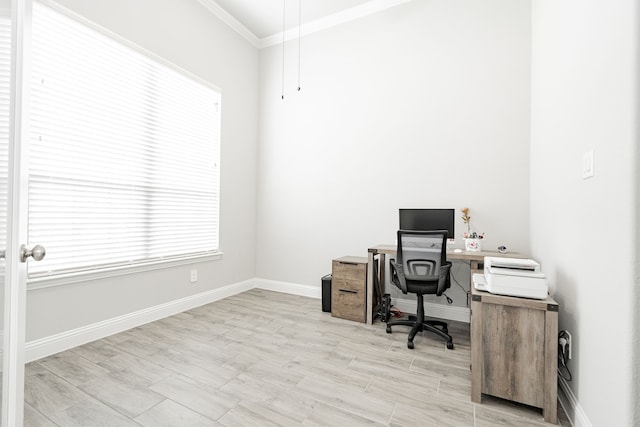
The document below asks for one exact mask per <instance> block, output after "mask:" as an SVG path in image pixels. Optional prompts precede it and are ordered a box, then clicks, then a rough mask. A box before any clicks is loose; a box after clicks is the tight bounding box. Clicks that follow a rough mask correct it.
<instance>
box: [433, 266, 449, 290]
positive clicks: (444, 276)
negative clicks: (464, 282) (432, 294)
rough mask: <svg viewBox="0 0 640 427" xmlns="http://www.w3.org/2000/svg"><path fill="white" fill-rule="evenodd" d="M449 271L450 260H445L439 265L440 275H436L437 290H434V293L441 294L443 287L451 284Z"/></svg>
mask: <svg viewBox="0 0 640 427" xmlns="http://www.w3.org/2000/svg"><path fill="white" fill-rule="evenodd" d="M450 271H451V261H447V262H446V263H445V264H444V265H442V266H441V267H440V275H439V276H438V290H437V291H436V295H438V296H440V295H442V293H443V292H444V291H445V289H447V288H449V287H450V286H451V279H450V275H449V273H450Z"/></svg>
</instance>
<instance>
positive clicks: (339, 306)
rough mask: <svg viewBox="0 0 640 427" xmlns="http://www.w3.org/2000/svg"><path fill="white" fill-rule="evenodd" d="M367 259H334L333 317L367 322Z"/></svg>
mask: <svg viewBox="0 0 640 427" xmlns="http://www.w3.org/2000/svg"><path fill="white" fill-rule="evenodd" d="M366 308H367V258H364V257H353V256H346V257H342V258H339V259H334V260H333V264H332V268H331V315H332V316H333V317H340V318H342V319H348V320H354V321H356V322H363V323H364V322H366V320H367V315H366Z"/></svg>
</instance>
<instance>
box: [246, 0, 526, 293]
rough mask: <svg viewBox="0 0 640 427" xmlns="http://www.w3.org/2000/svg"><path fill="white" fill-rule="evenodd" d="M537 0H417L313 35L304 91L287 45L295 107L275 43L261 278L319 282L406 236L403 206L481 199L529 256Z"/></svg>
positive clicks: (268, 92) (261, 193) (479, 225)
mask: <svg viewBox="0 0 640 427" xmlns="http://www.w3.org/2000/svg"><path fill="white" fill-rule="evenodd" d="M530 7H531V6H530V2H529V1H528V0H527V1H513V0H487V1H482V2H477V1H474V0H452V1H438V2H434V1H414V2H409V3H407V4H404V5H401V6H397V7H394V8H392V9H389V10H386V11H384V12H380V13H377V14H374V15H371V16H368V17H365V18H362V19H359V20H357V21H353V22H350V23H347V24H344V25H340V26H338V27H334V28H332V29H329V30H326V31H322V32H320V33H316V34H312V35H309V36H307V37H304V38H303V40H302V67H301V68H302V76H301V82H302V90H301V92H299V93H297V92H296V90H295V89H296V86H297V50H298V47H297V46H298V45H297V41H292V42H288V43H287V45H286V53H285V58H286V70H285V79H286V88H285V90H286V93H285V100H284V101H282V100H281V99H280V90H281V77H282V74H281V73H282V69H281V67H282V57H281V49H282V47H281V46H273V47H271V48H267V49H264V50H262V51H261V53H260V114H259V120H260V122H259V123H260V124H259V135H260V136H259V169H258V179H259V183H258V246H257V248H258V251H257V275H258V277H261V278H266V279H273V280H281V281H286V282H293V283H300V284H306V285H314V286H320V278H321V276H323V275H324V274H327V273H328V272H330V271H331V259H333V258H337V257H340V256H343V255H360V256H366V254H367V248H368V247H370V246H373V245H376V244H379V243H393V242H394V240H395V232H396V230H397V228H398V208H401V207H452V208H456V210H459V209H460V208H462V207H465V206H467V207H470V208H471V216H472V222H473V224H474V226H475V227H476V230H477V231H480V232H485V233H486V235H487V237H486V239H485V241H484V244H485V248H488V249H494V250H495V248H496V247H497V246H499V245H500V244H504V245H506V246H507V247H509V248H510V249H512V250H515V251H519V252H523V253H524V252H526V251H527V250H528V247H529V237H528V236H529V233H528V216H529V213H528V212H529V194H528V189H529V159H528V156H529V106H530V96H529V81H530V80H529V79H530V53H531V52H530V30H531V27H530V20H531V15H530ZM456 217H457V224H456V237H457V238H458V242H457V246H458V247H462V240H461V237H462V232H463V231H464V229H463V224H462V221H461V219H460V218H459V217H460V215H459V212H458V211H457V212H456ZM462 271H463V272H464V273H466V274H468V267H467V270H466V271H464V269H463V270H462ZM460 275H461V273H460ZM459 279H460V281H463V280H464V277H459ZM454 288H455V290H452V295H453V296H454V297H455V298H454V299H455V300H456V305H463V306H464V305H466V297H465V296H464V293H463V292H461V291H460V292H458V291H459V290H458V289H457V287H454Z"/></svg>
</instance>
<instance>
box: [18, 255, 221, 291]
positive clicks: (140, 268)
mask: <svg viewBox="0 0 640 427" xmlns="http://www.w3.org/2000/svg"><path fill="white" fill-rule="evenodd" d="M223 255H224V254H223V253H222V252H217V253H215V254H207V255H198V256H192V257H188V258H180V259H170V260H161V261H153V262H148V263H144V264H136V265H123V266H118V267H110V268H102V269H100V270H92V271H81V272H77V273H69V274H60V275H56V276H54V277H38V278H34V279H27V290H29V291H30V290H35V289H43V288H50V287H54V286H63V285H69V284H72V283H80V282H88V281H91V280H100V279H108V278H112V277H117V276H125V275H128V274H136V273H143V272H145V271H153V270H161V269H165V268H172V267H178V266H181V265H189V264H197V263H202V262H209V261H216V260H219V259H222V256H223Z"/></svg>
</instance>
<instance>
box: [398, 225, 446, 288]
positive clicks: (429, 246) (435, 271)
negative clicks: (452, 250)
mask: <svg viewBox="0 0 640 427" xmlns="http://www.w3.org/2000/svg"><path fill="white" fill-rule="evenodd" d="M397 258H398V261H397V262H398V264H400V265H402V267H403V269H404V271H405V274H410V275H415V276H432V277H433V276H435V277H437V276H438V275H439V273H440V267H441V266H443V265H444V264H445V262H446V260H447V231H446V230H433V231H413V230H411V231H410V230H398V250H397Z"/></svg>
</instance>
